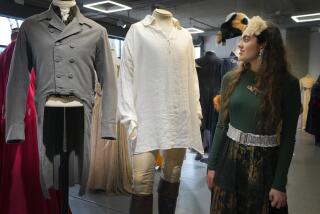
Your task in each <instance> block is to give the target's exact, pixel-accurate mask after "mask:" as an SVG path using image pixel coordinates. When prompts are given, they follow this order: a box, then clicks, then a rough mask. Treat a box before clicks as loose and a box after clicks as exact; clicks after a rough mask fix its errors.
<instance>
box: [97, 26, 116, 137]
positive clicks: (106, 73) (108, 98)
mask: <svg viewBox="0 0 320 214" xmlns="http://www.w3.org/2000/svg"><path fill="white" fill-rule="evenodd" d="M95 68H96V71H97V76H98V81H99V82H100V84H101V88H102V93H103V94H102V119H101V137H102V138H107V139H116V136H117V134H116V123H117V118H116V117H117V83H116V75H115V71H114V65H113V60H112V54H111V50H110V44H109V40H108V34H107V31H106V30H105V29H103V31H102V34H101V37H100V40H99V43H98V44H97V52H96V58H95Z"/></svg>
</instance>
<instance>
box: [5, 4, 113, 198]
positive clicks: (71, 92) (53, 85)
mask: <svg viewBox="0 0 320 214" xmlns="http://www.w3.org/2000/svg"><path fill="white" fill-rule="evenodd" d="M70 11H74V12H75V13H74V18H73V19H72V21H71V22H70V23H68V24H67V25H65V23H63V21H62V19H61V18H60V17H59V14H57V13H56V12H55V9H54V6H52V5H51V6H50V8H49V10H47V11H45V12H43V13H41V14H37V15H34V16H32V17H30V18H27V19H26V20H25V21H24V22H23V24H22V26H21V31H20V34H19V37H18V39H17V48H16V49H15V52H14V56H13V63H12V67H11V71H10V77H9V81H8V90H7V103H6V109H7V112H6V115H7V124H6V125H7V126H6V141H7V143H16V142H22V141H24V140H25V133H24V127H25V124H24V122H23V112H25V107H24V103H25V98H26V92H25V91H26V89H25V88H26V86H27V85H28V84H27V83H28V82H29V77H28V74H29V70H30V67H32V66H33V67H35V69H36V71H37V75H36V85H37V88H36V91H35V97H36V101H35V103H36V110H37V130H38V136H37V137H38V147H39V155H40V160H41V161H40V169H41V170H40V172H41V174H40V180H41V186H42V190H43V193H44V195H45V196H46V197H47V198H48V197H49V194H48V191H47V190H48V188H49V187H52V186H53V185H54V184H55V183H56V179H59V178H57V177H54V175H56V172H54V169H56V168H55V167H54V164H58V162H59V155H57V156H56V155H55V156H54V157H52V159H51V158H49V157H48V156H47V154H48V153H52V151H50V149H51V148H52V147H50V145H48V144H47V143H46V142H44V139H43V131H44V130H43V121H44V119H45V118H44V112H45V111H44V109H45V104H46V102H47V99H48V98H49V97H51V96H53V95H54V96H58V97H59V96H60V98H62V99H64V98H67V97H70V96H74V97H76V98H77V99H78V101H80V102H81V104H82V105H83V114H84V115H83V121H84V124H83V125H84V127H83V128H84V129H83V130H84V132H83V139H78V137H75V136H74V135H72V134H71V133H70V134H71V135H70V136H71V137H70V138H69V139H68V143H70V145H74V146H75V147H76V148H77V151H81V152H79V153H78V152H73V155H74V157H73V158H72V159H73V160H75V161H74V162H72V163H70V164H69V166H70V168H69V169H70V170H71V169H78V172H79V173H76V172H75V171H74V172H72V173H71V174H70V175H74V177H73V176H71V177H70V179H71V180H69V182H70V185H72V184H75V183H77V184H80V186H81V188H80V191H79V194H80V195H82V194H84V192H85V187H86V184H87V179H88V174H89V164H90V163H89V161H90V143H89V142H90V129H91V110H92V107H93V104H94V89H95V79H96V76H97V77H98V81H99V82H100V83H101V85H102V90H103V98H102V120H101V121H102V125H101V137H103V138H110V139H115V138H116V103H117V87H116V78H115V73H114V67H113V62H112V56H111V51H110V47H109V41H108V34H107V32H106V30H105V28H104V27H102V26H100V25H98V24H97V23H95V22H94V21H92V20H90V19H88V18H86V17H84V16H83V15H82V14H81V13H80V10H79V8H78V7H77V6H74V7H73V8H70ZM92 59H94V60H92ZM67 122H68V121H67ZM68 123H70V121H69V122H68ZM72 123H75V124H77V123H79V121H78V118H73V119H72ZM80 123H81V121H80ZM46 131H49V130H46ZM72 136H73V137H72ZM74 140H77V141H74ZM78 140H79V141H78ZM56 143H59V142H56ZM56 161H58V162H56ZM69 172H70V171H69Z"/></svg>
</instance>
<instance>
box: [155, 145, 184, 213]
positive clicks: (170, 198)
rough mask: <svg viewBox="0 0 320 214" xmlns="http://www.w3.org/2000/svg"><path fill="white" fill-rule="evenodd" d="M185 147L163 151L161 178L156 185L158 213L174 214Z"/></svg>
mask: <svg viewBox="0 0 320 214" xmlns="http://www.w3.org/2000/svg"><path fill="white" fill-rule="evenodd" d="M185 154H186V149H184V148H182V149H170V150H167V151H165V153H164V162H163V166H162V174H161V179H160V182H159V186H158V210H159V214H174V213H175V210H176V204H177V198H178V195H179V186H180V176H181V167H182V163H183V160H184V157H185Z"/></svg>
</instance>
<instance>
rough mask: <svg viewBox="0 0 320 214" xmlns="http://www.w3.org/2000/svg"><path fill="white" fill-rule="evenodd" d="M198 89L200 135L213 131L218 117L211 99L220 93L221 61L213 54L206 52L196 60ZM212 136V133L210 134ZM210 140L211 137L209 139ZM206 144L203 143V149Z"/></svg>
mask: <svg viewBox="0 0 320 214" xmlns="http://www.w3.org/2000/svg"><path fill="white" fill-rule="evenodd" d="M196 63H197V65H199V66H200V67H199V68H197V73H198V79H199V88H200V104H201V108H202V116H203V120H202V127H201V129H202V133H201V134H202V135H203V132H204V130H209V131H210V132H211V130H213V129H214V128H213V127H215V125H216V123H217V119H218V116H217V115H216V114H217V112H215V110H214V105H213V98H214V97H215V96H216V95H217V94H219V93H220V87H221V79H222V77H221V67H222V63H223V61H222V60H221V59H220V58H219V57H217V56H216V54H215V53H213V52H210V51H209V52H207V53H206V54H205V55H204V56H203V57H201V58H199V59H196ZM210 135H212V133H211V134H210ZM209 139H211V136H210V138H209ZM206 144H208V143H207V142H206V143H204V147H206V146H207V145H206Z"/></svg>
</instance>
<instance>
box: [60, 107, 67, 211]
mask: <svg viewBox="0 0 320 214" xmlns="http://www.w3.org/2000/svg"><path fill="white" fill-rule="evenodd" d="M62 143H63V145H62V148H63V149H62V154H61V165H60V181H61V187H60V188H61V191H62V197H61V214H68V213H69V152H68V144H67V119H66V108H63V142H62Z"/></svg>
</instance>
